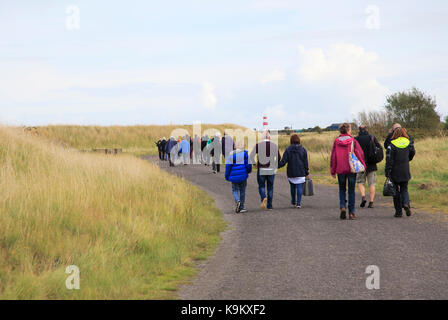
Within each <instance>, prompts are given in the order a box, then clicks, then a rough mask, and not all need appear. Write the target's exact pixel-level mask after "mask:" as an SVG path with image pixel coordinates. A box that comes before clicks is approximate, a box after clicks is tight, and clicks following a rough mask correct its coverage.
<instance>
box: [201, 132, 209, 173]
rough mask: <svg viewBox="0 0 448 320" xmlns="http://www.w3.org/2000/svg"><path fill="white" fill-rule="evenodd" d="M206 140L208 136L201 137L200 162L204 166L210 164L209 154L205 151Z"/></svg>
mask: <svg viewBox="0 0 448 320" xmlns="http://www.w3.org/2000/svg"><path fill="white" fill-rule="evenodd" d="M208 140H209V139H208V135H205V136H203V137H202V139H201V154H202V162H203V163H204V165H206V166H208V165H209V163H210V153H209V152H207V150H206V149H205V148H206V147H207V143H208Z"/></svg>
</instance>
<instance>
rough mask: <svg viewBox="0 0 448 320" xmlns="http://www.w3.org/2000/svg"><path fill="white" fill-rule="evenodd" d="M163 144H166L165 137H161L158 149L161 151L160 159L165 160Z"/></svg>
mask: <svg viewBox="0 0 448 320" xmlns="http://www.w3.org/2000/svg"><path fill="white" fill-rule="evenodd" d="M165 146H166V138H165V137H163V138H162V140H161V141H160V149H161V151H162V161H165V160H166V152H165Z"/></svg>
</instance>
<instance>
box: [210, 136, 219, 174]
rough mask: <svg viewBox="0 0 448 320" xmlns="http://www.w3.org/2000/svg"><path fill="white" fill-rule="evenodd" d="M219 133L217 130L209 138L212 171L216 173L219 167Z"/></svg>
mask: <svg viewBox="0 0 448 320" xmlns="http://www.w3.org/2000/svg"><path fill="white" fill-rule="evenodd" d="M220 137H221V134H220V133H219V132H217V133H216V134H215V137H214V138H212V139H211V141H210V144H209V146H210V147H211V151H210V155H211V157H212V170H213V173H215V174H216V173H217V172H219V171H220V169H221V152H222V145H221V139H220Z"/></svg>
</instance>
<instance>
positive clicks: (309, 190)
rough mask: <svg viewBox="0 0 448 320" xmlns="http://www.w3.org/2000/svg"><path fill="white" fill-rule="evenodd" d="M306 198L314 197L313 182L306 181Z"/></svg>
mask: <svg viewBox="0 0 448 320" xmlns="http://www.w3.org/2000/svg"><path fill="white" fill-rule="evenodd" d="M302 194H303V195H304V196H307V197H309V196H314V187H313V180H311V179H306V180H305V182H304V183H303V193H302Z"/></svg>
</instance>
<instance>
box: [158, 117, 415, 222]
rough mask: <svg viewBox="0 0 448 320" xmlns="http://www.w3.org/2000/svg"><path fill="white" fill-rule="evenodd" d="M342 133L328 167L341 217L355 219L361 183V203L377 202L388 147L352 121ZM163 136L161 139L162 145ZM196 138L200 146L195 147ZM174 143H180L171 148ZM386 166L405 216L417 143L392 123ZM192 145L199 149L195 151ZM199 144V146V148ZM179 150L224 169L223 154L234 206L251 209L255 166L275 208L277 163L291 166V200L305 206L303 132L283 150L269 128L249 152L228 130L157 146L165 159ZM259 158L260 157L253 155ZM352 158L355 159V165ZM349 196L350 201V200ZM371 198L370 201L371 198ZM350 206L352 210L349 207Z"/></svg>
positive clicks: (186, 157)
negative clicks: (249, 181)
mask: <svg viewBox="0 0 448 320" xmlns="http://www.w3.org/2000/svg"><path fill="white" fill-rule="evenodd" d="M339 132H340V135H339V136H338V137H337V138H336V139H335V141H334V143H333V148H332V152H331V158H330V159H331V160H330V172H331V176H332V177H333V178H337V179H338V185H339V208H340V218H341V219H346V218H347V213H348V218H349V220H354V219H356V215H355V188H356V185H358V188H359V191H360V193H361V197H362V198H361V202H360V207H361V208H364V207H366V205H367V208H373V207H374V199H375V186H376V183H377V175H376V173H377V171H378V166H377V164H378V163H379V162H381V161H382V160H383V158H384V153H383V149H382V147H381V145H380V144H379V142H378V140H377V138H376V137H375V136H373V135H370V134H369V132H368V130H367V128H366V126H363V125H362V126H360V127H359V133H358V136H356V137H353V135H352V128H351V125H350V124H349V123H344V124H342V125H341V126H340V127H339ZM163 141H164V139H161V140H159V141H158V142H157V145H158V147H159V145H160V146H162V143H163ZM195 143H197V146H198V147H193V146H194V144H195ZM173 148H177V149H176V150H174V151H175V152H172V151H173ZM384 148H385V149H386V166H385V175H386V177H387V178H388V179H390V181H391V182H392V183H393V185H394V188H395V192H394V196H393V198H394V206H395V217H402V215H403V210H404V211H405V212H406V215H407V216H410V215H411V209H410V208H411V207H410V200H409V193H408V182H409V180H410V179H411V174H410V167H409V162H410V161H412V159H413V157H414V155H415V149H414V144H413V141H412V139H411V137H410V136H409V135H408V133H407V131H406V129H405V128H402V127H401V126H400V125H399V124H394V125H393V127H392V128H391V129H390V132H389V134H388V136H387V138H386V140H385V143H384ZM194 150H198V152H197V154H196V152H194ZM199 150H200V151H199ZM172 154H174V155H178V156H179V157H180V158H181V161H182V162H183V164H184V165H188V164H189V163H190V160H192V161H193V163H203V164H205V165H210V162H212V164H211V165H212V170H213V173H217V172H220V162H221V156H222V155H223V156H224V158H225V174H224V176H225V179H226V180H227V181H229V182H231V184H232V193H233V196H234V200H235V212H236V213H243V212H247V209H246V208H245V200H246V187H247V179H248V177H249V174H250V173H251V172H252V166H253V165H255V167H256V168H257V183H258V191H259V195H260V203H261V204H260V206H261V208H262V209H267V210H273V196H274V181H275V174H276V169H278V168H282V167H284V166H287V169H286V175H287V179H288V182H289V184H290V192H291V205H292V206H293V207H294V208H298V209H300V208H301V207H302V195H303V187H304V184H305V183H306V181H307V180H309V179H310V170H309V165H308V154H307V150H306V149H305V148H304V147H303V146H302V144H301V141H300V137H299V136H298V135H297V134H293V135H292V136H291V138H290V145H289V146H288V147H287V148H286V150H285V151H284V153H283V156H281V155H280V152H279V148H278V146H277V145H276V144H275V143H273V142H272V141H271V138H270V134H269V131H266V132H264V133H263V137H262V141H260V142H259V143H258V144H256V145H255V147H254V148H253V149H252V151H251V152H250V153H249V152H248V151H247V150H245V148H244V142H243V141H234V140H233V139H232V137H230V136H229V135H227V134H226V133H224V136H223V137H222V138H221V136H220V134H219V133H217V134H215V136H213V137H211V138H209V137H208V136H203V137H201V138H199V137H197V136H195V137H194V138H193V139H191V138H189V137H188V136H185V137H183V139H179V140H175V139H174V137H171V138H170V139H169V140H168V141H165V143H164V145H163V147H161V148H159V157H160V158H161V160H165V159H166V158H167V159H168V161H169V162H170V166H174V163H173V159H171V157H172V156H171V155H172ZM255 158H256V160H255ZM353 159H354V160H356V161H357V165H353ZM366 183H367V184H368V187H369V188H368V190H369V197H368V199H367V198H366V188H365V184H366ZM347 196H348V201H347ZM367 202H368V204H367ZM347 210H348V212H347Z"/></svg>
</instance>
